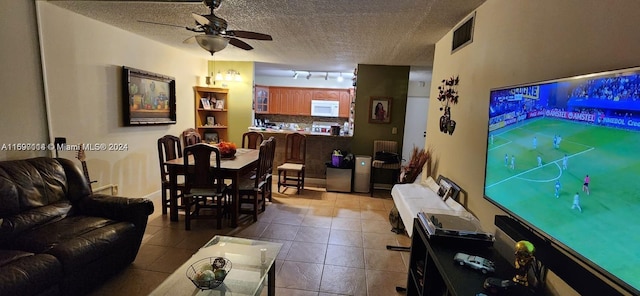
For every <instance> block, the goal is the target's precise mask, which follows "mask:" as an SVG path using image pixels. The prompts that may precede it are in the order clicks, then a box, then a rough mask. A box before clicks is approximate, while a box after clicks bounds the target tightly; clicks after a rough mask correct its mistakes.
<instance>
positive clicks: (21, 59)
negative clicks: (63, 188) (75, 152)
mask: <svg viewBox="0 0 640 296" xmlns="http://www.w3.org/2000/svg"><path fill="white" fill-rule="evenodd" d="M35 17H36V9H35V2H34V1H0V40H1V41H0V65H2V71H0V93H2V95H0V105H1V106H2V108H0V146H1V145H11V144H20V143H47V142H48V133H47V124H46V122H47V121H46V113H45V107H44V94H43V87H42V75H41V68H40V51H39V49H38V33H37V32H38V31H37V28H36V22H35ZM29 20H32V21H29ZM48 155H49V153H48V151H34V150H30V151H16V150H8V149H6V147H5V149H0V160H8V159H23V158H30V157H36V156H48Z"/></svg>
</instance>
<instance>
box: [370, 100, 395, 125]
mask: <svg viewBox="0 0 640 296" xmlns="http://www.w3.org/2000/svg"><path fill="white" fill-rule="evenodd" d="M392 101H393V98H391V97H371V99H370V100H369V123H390V122H391V102H392Z"/></svg>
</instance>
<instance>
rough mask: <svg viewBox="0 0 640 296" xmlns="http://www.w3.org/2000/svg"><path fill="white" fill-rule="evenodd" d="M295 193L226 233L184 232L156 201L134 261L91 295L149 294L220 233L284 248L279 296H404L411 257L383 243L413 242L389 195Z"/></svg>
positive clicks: (200, 223) (204, 224)
mask: <svg viewBox="0 0 640 296" xmlns="http://www.w3.org/2000/svg"><path fill="white" fill-rule="evenodd" d="M275 187H276V186H274V188H275ZM295 193H296V190H295V189H287V190H286V191H285V192H284V194H279V193H274V199H273V203H272V204H269V205H268V206H267V208H266V211H265V212H264V213H262V214H260V216H259V219H258V222H256V223H251V222H250V219H249V218H245V219H244V220H243V222H241V223H240V224H241V225H240V226H239V227H237V228H230V227H228V226H226V227H223V229H221V230H216V227H215V220H194V221H193V222H192V226H191V230H190V231H185V230H184V223H183V219H182V217H181V220H180V222H170V221H169V218H168V215H167V216H163V215H162V214H161V213H162V212H161V208H160V207H159V204H157V203H156V205H155V206H156V210H155V213H154V214H153V215H152V216H150V217H149V223H148V226H147V231H146V234H145V237H144V239H143V244H142V247H141V249H140V252H139V253H138V257H137V258H136V260H135V261H134V262H133V264H132V265H130V266H129V267H128V268H127V269H125V270H124V271H122V272H121V273H120V274H118V275H116V276H115V277H113V278H111V279H110V280H108V281H107V282H106V283H105V284H104V285H103V286H102V287H100V288H99V289H98V290H96V291H94V293H92V295H94V296H98V295H147V294H148V293H150V292H151V291H152V290H153V289H154V288H155V287H156V286H158V285H159V284H160V283H161V282H162V281H163V280H164V279H165V278H166V277H168V276H169V274H171V273H172V272H173V271H174V270H175V269H176V268H177V267H179V266H180V265H182V263H183V262H185V261H186V260H187V259H188V258H189V257H191V255H192V254H193V253H194V252H196V251H197V250H198V248H200V247H201V246H202V245H204V244H205V243H206V242H207V241H208V240H209V239H211V237H213V236H214V235H216V234H221V235H229V236H238V237H246V238H252V239H260V240H268V241H274V242H280V243H282V244H283V247H282V250H281V251H280V253H279V255H278V257H277V260H276V268H277V269H276V270H277V271H276V272H277V274H276V294H277V295H285V296H286V295H317V296H326V295H371V296H373V295H384V296H389V295H400V294H399V293H397V292H396V290H395V288H396V286H401V287H404V286H406V281H407V269H408V268H407V264H408V261H409V253H408V252H397V251H389V250H386V246H387V245H401V246H409V245H410V244H411V241H410V238H409V237H408V236H407V235H406V234H403V235H398V234H395V233H393V232H391V231H390V230H391V226H390V224H389V220H388V215H389V210H390V209H391V207H392V206H393V200H392V199H391V196H390V194H389V191H376V192H375V194H374V197H369V194H345V193H335V192H326V191H325V190H324V189H323V188H312V187H307V188H305V189H304V190H303V191H302V193H301V194H300V195H296V194H295ZM185 280H187V279H186V277H185ZM192 292H193V291H185V293H186V294H191V293H192ZM262 294H263V295H266V289H263V293H262Z"/></svg>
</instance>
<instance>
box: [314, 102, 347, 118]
mask: <svg viewBox="0 0 640 296" xmlns="http://www.w3.org/2000/svg"><path fill="white" fill-rule="evenodd" d="M339 111H340V102H338V101H322V100H311V116H322V117H338V114H339Z"/></svg>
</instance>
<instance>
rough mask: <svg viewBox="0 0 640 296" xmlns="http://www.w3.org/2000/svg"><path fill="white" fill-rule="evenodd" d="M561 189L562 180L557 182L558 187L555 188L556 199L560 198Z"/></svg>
mask: <svg viewBox="0 0 640 296" xmlns="http://www.w3.org/2000/svg"><path fill="white" fill-rule="evenodd" d="M560 187H561V185H560V180H556V185H555V188H556V198H558V197H560Z"/></svg>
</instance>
